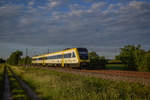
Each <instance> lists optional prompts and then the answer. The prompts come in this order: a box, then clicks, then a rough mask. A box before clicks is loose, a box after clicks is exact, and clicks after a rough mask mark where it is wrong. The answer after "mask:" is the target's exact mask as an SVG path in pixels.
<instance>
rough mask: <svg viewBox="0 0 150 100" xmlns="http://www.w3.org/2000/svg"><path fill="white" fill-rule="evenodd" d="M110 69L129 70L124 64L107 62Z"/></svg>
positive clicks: (107, 67)
mask: <svg viewBox="0 0 150 100" xmlns="http://www.w3.org/2000/svg"><path fill="white" fill-rule="evenodd" d="M106 69H108V70H127V68H126V67H125V65H124V64H106Z"/></svg>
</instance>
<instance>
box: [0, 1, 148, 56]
mask: <svg viewBox="0 0 150 100" xmlns="http://www.w3.org/2000/svg"><path fill="white" fill-rule="evenodd" d="M137 44H141V45H142V48H143V49H145V50H149V49H150V0H0V57H3V58H5V59H6V58H7V57H9V55H10V54H11V53H12V52H14V51H16V50H21V51H23V52H24V54H25V51H26V48H27V49H28V54H27V55H29V56H34V55H39V54H42V53H47V52H48V51H49V52H55V51H60V50H63V49H64V48H72V47H85V48H88V50H89V51H95V52H97V53H98V54H99V55H100V56H105V57H106V58H114V57H115V55H117V54H119V52H120V48H122V47H124V46H125V45H137ZM48 48H49V49H48Z"/></svg>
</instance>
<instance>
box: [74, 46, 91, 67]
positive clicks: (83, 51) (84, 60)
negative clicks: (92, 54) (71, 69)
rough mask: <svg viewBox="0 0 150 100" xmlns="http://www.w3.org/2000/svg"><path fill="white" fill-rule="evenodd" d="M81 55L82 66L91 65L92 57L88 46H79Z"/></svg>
mask: <svg viewBox="0 0 150 100" xmlns="http://www.w3.org/2000/svg"><path fill="white" fill-rule="evenodd" d="M77 50H78V53H79V57H80V68H86V67H88V66H89V63H90V59H89V56H88V50H87V49H86V48H77Z"/></svg>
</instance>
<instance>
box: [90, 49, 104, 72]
mask: <svg viewBox="0 0 150 100" xmlns="http://www.w3.org/2000/svg"><path fill="white" fill-rule="evenodd" d="M89 57H90V66H92V67H99V68H102V69H104V68H105V65H106V59H105V57H104V56H99V55H98V54H97V53H96V52H94V51H93V52H89Z"/></svg>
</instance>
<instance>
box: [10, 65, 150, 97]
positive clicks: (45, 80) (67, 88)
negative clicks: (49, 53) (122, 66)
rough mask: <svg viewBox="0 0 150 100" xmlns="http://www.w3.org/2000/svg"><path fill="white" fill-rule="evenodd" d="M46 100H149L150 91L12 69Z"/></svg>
mask: <svg viewBox="0 0 150 100" xmlns="http://www.w3.org/2000/svg"><path fill="white" fill-rule="evenodd" d="M11 68H12V69H13V70H14V71H15V73H16V74H17V75H19V76H20V77H21V78H22V79H23V80H24V81H25V82H27V83H28V84H29V85H30V86H31V87H32V88H33V89H34V91H35V92H36V93H37V94H38V95H39V96H40V97H42V98H44V100H70V99H71V100H141V99H142V100H150V87H148V86H144V85H141V84H137V83H128V82H121V81H111V80H104V79H100V78H95V77H91V76H82V75H74V74H69V73H64V72H57V71H54V70H46V69H40V68H23V67H18V66H17V67H15V66H11Z"/></svg>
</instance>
